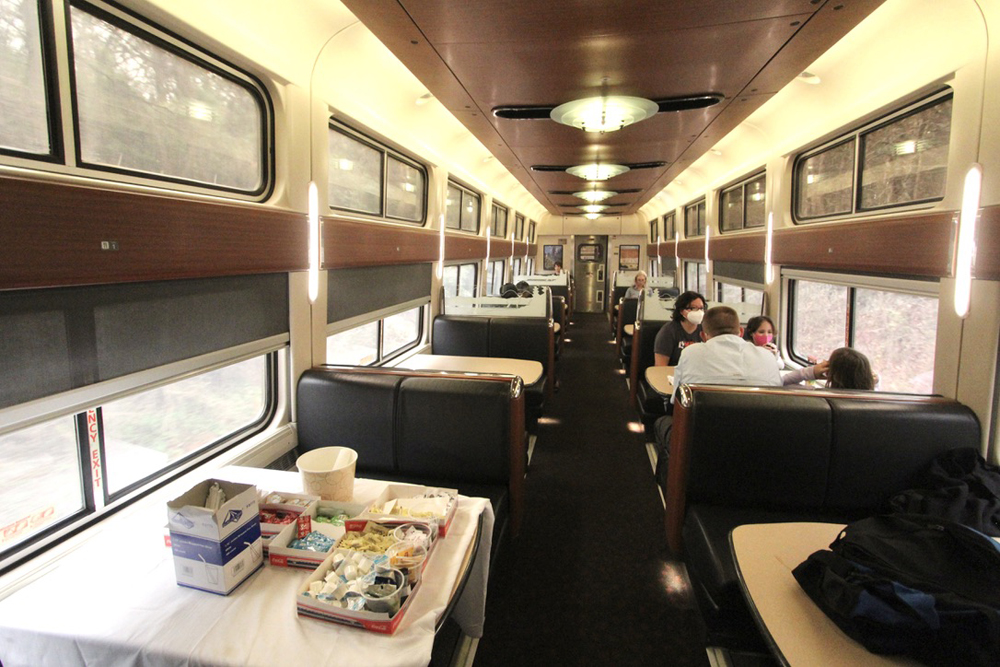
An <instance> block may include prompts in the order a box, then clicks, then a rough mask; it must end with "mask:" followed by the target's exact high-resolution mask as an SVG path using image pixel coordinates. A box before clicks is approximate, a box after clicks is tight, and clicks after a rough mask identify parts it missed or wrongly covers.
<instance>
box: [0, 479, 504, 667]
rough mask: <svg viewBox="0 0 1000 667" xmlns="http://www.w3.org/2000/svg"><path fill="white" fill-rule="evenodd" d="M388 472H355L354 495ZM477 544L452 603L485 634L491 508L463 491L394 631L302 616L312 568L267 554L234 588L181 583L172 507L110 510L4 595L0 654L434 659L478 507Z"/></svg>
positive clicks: (290, 661) (469, 630) (265, 484)
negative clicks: (89, 534)
mask: <svg viewBox="0 0 1000 667" xmlns="http://www.w3.org/2000/svg"><path fill="white" fill-rule="evenodd" d="M216 477H218V478H221V479H228V480H231V481H234V482H245V483H253V484H256V485H257V486H258V487H259V488H261V489H263V490H269V491H288V492H297V491H300V490H301V483H300V478H299V475H298V474H297V473H288V472H282V471H275V470H263V469H258V468H239V467H230V468H225V469H223V470H222V471H221V472H220V473H218V474H217V475H216ZM384 487H385V482H379V481H374V480H365V479H358V480H356V481H355V488H354V499H355V501H356V502H359V503H361V502H369V501H371V500H374V499H375V497H376V496H377V495H378V494H379V493H380V492H381V490H382V489H383V488H384ZM480 514H482V515H483V525H482V531H481V533H480V534H479V552H478V557H477V559H476V561H475V562H474V564H473V566H472V567H473V569H472V571H471V573H470V575H469V580H468V584H467V586H466V588H465V593H464V595H463V596H462V597H461V598H460V600H459V602H458V604H457V605H456V608H455V610H454V612H453V618H455V620H456V621H458V622H459V624H460V625H461V626H462V628H463V630H464V631H465V633H466V634H468V635H470V636H472V637H481V636H482V626H483V617H484V608H485V600H486V581H487V577H488V573H489V553H490V542H491V536H492V531H493V510H492V507H491V506H490V503H489V501H487V500H485V499H482V498H467V497H464V496H462V497H460V499H459V503H458V509H457V512H456V515H455V518H454V521H453V524H452V526H451V528H450V530H449V532H448V535H447V537H445V538H443V539H441V540H440V541H439V542H438V544H437V546H436V547H435V552H434V555H433V557H432V558H431V560H430V561H429V562H428V564H427V569H426V570H425V573H424V581H423V584H422V585H421V590H420V591H419V593H418V594H417V595H416V597H414V599H413V600H412V602H411V605H410V609H409V610H408V612H407V615H406V617H404V618H403V620H402V621H401V624H400V627H399V628H398V629H397V630H396V633H395V634H394V635H380V634H376V633H373V632H368V631H366V630H360V629H356V628H350V627H345V626H340V625H336V624H331V623H327V622H324V621H319V620H314V619H310V618H304V617H300V616H298V615H297V613H296V609H295V597H296V594H297V592H298V588H299V586H300V585H301V583H302V582H303V580H304V579H305V578H306V577H307V576H308V574H309V571H307V570H298V569H289V568H281V567H274V566H271V565H268V564H266V563H265V565H264V566H263V568H262V569H260V570H259V571H257V572H256V573H255V574H254V575H252V576H251V577H250V578H249V579H248V580H247V581H245V582H244V583H243V584H241V585H240V587H239V588H237V589H236V590H235V591H233V592H232V593H231V594H230V595H228V596H219V595H214V594H211V593H205V592H203V591H197V590H193V589H189V588H184V587H181V586H178V585H177V583H176V580H175V578H174V566H173V558H172V555H171V552H170V549H169V548H168V547H166V546H164V532H165V524H166V516H167V513H166V507H165V505H159V506H157V507H150V508H148V509H144V510H143V511H142V512H133V513H130V515H129V516H128V517H127V519H128V520H126V521H117V522H116V521H106V522H105V523H106V524H109V525H108V526H107V527H104V526H102V527H101V528H99V529H98V530H101V531H102V532H101V534H100V535H98V536H96V537H94V538H92V539H89V540H88V541H87V542H86V543H85V544H84V545H83V546H82V547H80V548H79V549H77V550H76V551H74V552H72V553H70V554H68V555H66V556H64V557H63V558H61V559H60V560H59V561H57V562H56V563H55V566H54V568H53V569H51V570H50V571H47V572H45V573H44V574H43V575H42V576H41V577H39V578H38V579H36V580H35V581H33V582H31V583H29V584H28V585H26V586H24V587H23V588H21V589H20V590H18V591H16V592H15V593H13V594H11V595H10V596H8V597H7V598H5V599H4V600H2V601H0V662H2V664H3V665H4V667H16V666H18V665H31V666H37V665H58V666H60V667H62V666H64V665H143V666H150V665H170V666H171V667H172V666H175V665H261V666H262V667H273V666H275V665H291V666H294V667H310V666H312V665H359V666H364V667H379V666H381V665H393V666H396V665H426V664H427V663H428V662H429V661H430V658H431V649H432V645H433V641H434V628H435V623H436V621H437V619H438V618H439V616H440V615H441V613H442V612H443V611H444V609H445V607H446V606H447V604H448V600H449V597H450V594H451V591H452V588H453V586H454V585H455V583H456V581H457V579H458V577H459V574H460V569H461V565H462V562H463V559H464V557H465V555H466V553H467V551H468V549H469V546H470V544H471V541H472V539H473V537H474V536H475V535H476V526H477V524H478V520H479V515H480Z"/></svg>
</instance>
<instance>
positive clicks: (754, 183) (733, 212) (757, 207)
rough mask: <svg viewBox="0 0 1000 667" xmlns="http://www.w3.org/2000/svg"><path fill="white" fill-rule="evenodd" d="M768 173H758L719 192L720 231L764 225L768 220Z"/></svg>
mask: <svg viewBox="0 0 1000 667" xmlns="http://www.w3.org/2000/svg"><path fill="white" fill-rule="evenodd" d="M765 182H766V174H763V173H761V174H756V175H754V176H751V177H749V178H746V179H744V180H742V181H740V182H739V183H737V184H736V185H733V186H730V187H728V188H725V189H724V190H723V191H722V192H721V193H720V194H719V225H720V231H723V232H732V231H737V230H740V229H750V228H753V227H763V226H764V225H765V224H766V222H767V213H766V211H765V210H764V194H765V189H764V187H765Z"/></svg>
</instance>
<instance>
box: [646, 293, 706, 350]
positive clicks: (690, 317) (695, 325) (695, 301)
mask: <svg viewBox="0 0 1000 667" xmlns="http://www.w3.org/2000/svg"><path fill="white" fill-rule="evenodd" d="M704 316H705V297H703V296H702V295H701V294H698V293H697V292H691V291H689V292H684V293H683V294H681V295H680V296H679V297H677V301H675V302H674V314H673V317H672V318H671V320H670V321H669V322H667V323H666V324H664V325H663V326H662V327H660V330H659V331H658V332H657V334H656V340H655V341H653V358H654V359H655V364H656V365H657V366H676V365H677V361H678V360H679V359H680V356H681V350H683V349H684V348H685V347H687V346H688V345H693V344H694V343H700V342H701V320H702V318H703V317H704Z"/></svg>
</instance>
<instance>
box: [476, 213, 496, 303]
mask: <svg viewBox="0 0 1000 667" xmlns="http://www.w3.org/2000/svg"><path fill="white" fill-rule="evenodd" d="M491 238H493V229H492V225H486V264H485V265H484V266H483V269H485V270H484V271H483V272H482V275H483V282H481V283H480V284H479V295H480V296H486V274H487V273H489V268H490V239H491Z"/></svg>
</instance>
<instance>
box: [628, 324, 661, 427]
mask: <svg viewBox="0 0 1000 667" xmlns="http://www.w3.org/2000/svg"><path fill="white" fill-rule="evenodd" d="M665 324H666V322H653V321H649V320H636V323H635V333H634V334H633V335H632V352H631V358H630V359H629V362H630V363H629V391H630V394H631V399H632V404H633V405H634V406H635V409H636V410H637V411H638V412H639V417H640V419H641V421H642V424H643V426H645V427H646V432H647V433H650V429H651V428H652V426H653V424H654V423H655V422H656V420H657V419H659V418H660V417H662V416H663V415H665V414H666V410H665V409H664V406H663V398H664V397H663V396H661V395H660V394H659V393H658V392H657V391H656V390H655V389H653V388H652V387H651V386H649V383H648V382H646V369H647V368H649V367H650V366H652V365H654V364H655V363H656V355H655V354H654V352H653V344H654V343H655V342H656V334H657V333H659V331H660V327H662V326H663V325H665Z"/></svg>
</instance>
